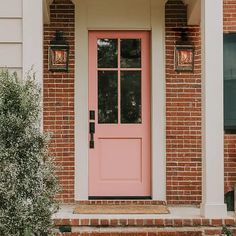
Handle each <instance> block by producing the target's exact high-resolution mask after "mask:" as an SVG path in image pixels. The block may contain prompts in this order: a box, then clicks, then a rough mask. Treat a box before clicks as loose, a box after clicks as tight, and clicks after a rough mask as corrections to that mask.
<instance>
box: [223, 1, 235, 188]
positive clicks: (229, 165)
mask: <svg viewBox="0 0 236 236" xmlns="http://www.w3.org/2000/svg"><path fill="white" fill-rule="evenodd" d="M224 32H225V33H229V32H234V33H236V0H224ZM234 183H236V134H225V192H227V191H230V190H232V189H233V185H234Z"/></svg>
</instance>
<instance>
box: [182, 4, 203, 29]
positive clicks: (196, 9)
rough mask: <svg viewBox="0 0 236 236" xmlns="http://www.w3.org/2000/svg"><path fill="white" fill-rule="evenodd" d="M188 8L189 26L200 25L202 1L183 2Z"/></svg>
mask: <svg viewBox="0 0 236 236" xmlns="http://www.w3.org/2000/svg"><path fill="white" fill-rule="evenodd" d="M183 2H184V3H185V4H186V5H187V7H188V25H200V18H201V0H183Z"/></svg>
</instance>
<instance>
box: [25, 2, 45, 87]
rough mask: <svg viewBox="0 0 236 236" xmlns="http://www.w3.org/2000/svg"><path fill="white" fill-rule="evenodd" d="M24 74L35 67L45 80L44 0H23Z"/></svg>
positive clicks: (38, 78)
mask: <svg viewBox="0 0 236 236" xmlns="http://www.w3.org/2000/svg"><path fill="white" fill-rule="evenodd" d="M22 54H23V76H25V75H26V73H27V72H28V71H29V70H30V69H31V68H32V67H33V71H34V72H36V78H37V80H38V83H39V84H41V85H42V80H43V1H42V0H34V1H32V0H23V53H22Z"/></svg>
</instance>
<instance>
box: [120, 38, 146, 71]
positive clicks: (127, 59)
mask: <svg viewBox="0 0 236 236" xmlns="http://www.w3.org/2000/svg"><path fill="white" fill-rule="evenodd" d="M120 44H121V61H120V63H121V68H141V39H121V42H120Z"/></svg>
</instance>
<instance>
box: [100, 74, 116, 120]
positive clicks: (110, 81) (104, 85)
mask: <svg viewBox="0 0 236 236" xmlns="http://www.w3.org/2000/svg"><path fill="white" fill-rule="evenodd" d="M98 123H118V72H117V71H99V72H98Z"/></svg>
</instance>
